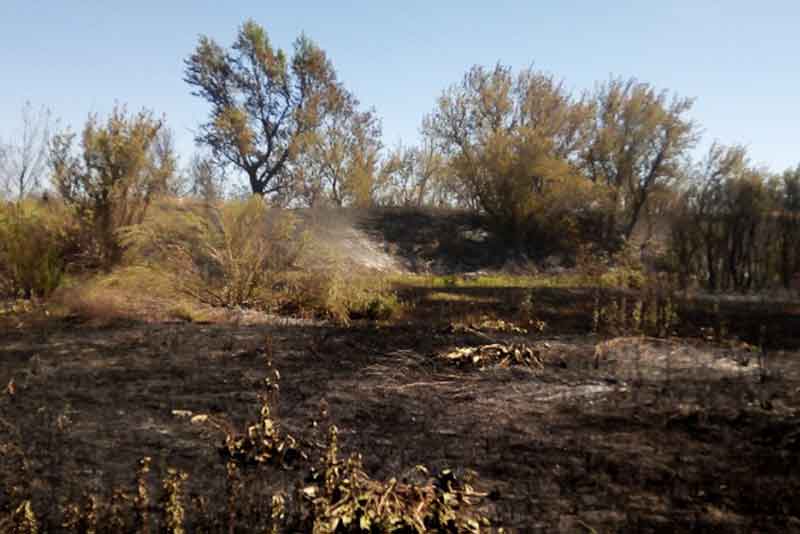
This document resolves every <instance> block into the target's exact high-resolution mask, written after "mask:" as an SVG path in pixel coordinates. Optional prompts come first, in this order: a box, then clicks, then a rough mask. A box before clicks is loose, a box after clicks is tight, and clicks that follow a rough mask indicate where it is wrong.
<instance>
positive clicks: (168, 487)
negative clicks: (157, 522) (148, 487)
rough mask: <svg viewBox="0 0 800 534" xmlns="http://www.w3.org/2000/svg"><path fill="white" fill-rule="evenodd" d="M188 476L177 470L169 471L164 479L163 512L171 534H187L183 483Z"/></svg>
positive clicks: (167, 528)
mask: <svg viewBox="0 0 800 534" xmlns="http://www.w3.org/2000/svg"><path fill="white" fill-rule="evenodd" d="M187 478H188V475H187V474H186V473H185V472H183V471H179V470H177V469H172V468H170V469H168V470H167V477H166V478H165V479H164V482H163V487H164V502H163V504H162V512H163V513H164V526H165V527H166V532H168V533H169V534H185V532H186V530H185V527H184V521H185V519H186V517H185V516H186V510H185V509H184V505H183V483H184V482H185V481H186V479H187Z"/></svg>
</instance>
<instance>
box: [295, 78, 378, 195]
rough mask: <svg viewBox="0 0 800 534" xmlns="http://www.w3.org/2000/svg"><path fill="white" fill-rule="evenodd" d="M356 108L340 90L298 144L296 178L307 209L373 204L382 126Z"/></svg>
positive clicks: (365, 112)
mask: <svg viewBox="0 0 800 534" xmlns="http://www.w3.org/2000/svg"><path fill="white" fill-rule="evenodd" d="M358 105H359V102H358V100H357V99H356V98H355V97H354V96H353V95H352V94H350V93H348V92H347V91H345V90H344V89H343V88H340V89H339V90H338V91H337V94H336V98H335V99H331V101H330V102H329V104H328V110H327V113H326V114H325V116H324V117H322V118H321V120H320V123H319V124H318V125H317V127H316V128H315V129H314V130H312V131H309V132H307V134H306V135H305V136H304V137H303V139H302V142H301V148H300V150H299V152H300V155H299V157H298V165H296V166H295V168H294V172H295V179H296V183H297V187H298V189H299V191H300V196H301V197H302V198H303V200H304V201H305V203H306V204H307V205H309V206H314V205H317V204H319V203H321V202H324V201H327V202H331V203H332V204H334V205H336V206H344V205H357V206H362V207H364V206H369V205H372V204H373V200H374V198H373V196H374V192H375V189H376V185H377V184H376V178H377V165H378V155H379V152H380V149H381V141H380V137H381V125H380V121H379V120H378V118H377V117H376V116H375V113H374V111H372V110H368V111H359V110H358Z"/></svg>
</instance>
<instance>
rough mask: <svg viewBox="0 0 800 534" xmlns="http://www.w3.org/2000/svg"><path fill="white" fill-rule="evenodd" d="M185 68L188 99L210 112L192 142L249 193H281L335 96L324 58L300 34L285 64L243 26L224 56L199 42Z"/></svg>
mask: <svg viewBox="0 0 800 534" xmlns="http://www.w3.org/2000/svg"><path fill="white" fill-rule="evenodd" d="M185 66H186V70H185V81H186V82H187V83H188V84H189V85H190V86H192V87H193V92H192V94H194V95H195V96H199V97H201V98H203V99H205V100H206V101H207V102H208V103H209V104H210V105H211V116H210V119H209V121H208V122H206V123H205V124H203V125H202V126H201V127H200V131H199V133H198V135H197V137H196V141H197V142H198V143H199V144H202V145H205V146H207V147H208V148H209V149H210V151H211V154H212V157H213V158H214V160H215V161H216V162H217V163H219V164H223V165H226V166H233V167H235V168H236V169H239V170H241V171H243V172H244V173H245V174H246V175H247V177H248V180H249V183H250V187H251V189H252V191H253V193H255V194H258V195H262V196H263V195H273V194H281V193H285V190H286V189H287V188H288V187H289V186H290V185H291V173H290V172H289V166H290V165H291V164H292V162H293V161H294V159H295V157H296V155H297V151H298V149H299V143H300V141H301V139H302V138H303V136H304V135H305V134H307V133H308V132H311V131H313V130H314V129H315V128H316V127H317V126H318V125H319V124H320V121H321V119H322V117H323V116H324V115H325V113H326V112H327V109H328V107H329V104H330V102H331V101H335V95H336V94H337V93H338V91H339V89H340V87H339V85H338V84H337V83H336V73H335V72H334V69H333V67H332V65H331V62H330V61H329V60H328V58H327V56H326V54H325V52H324V51H322V49H320V48H319V47H318V46H317V45H316V44H315V43H313V42H312V41H311V40H310V39H308V38H307V37H306V36H304V35H301V36H300V37H299V38H298V39H297V40H296V41H295V43H294V51H293V54H292V57H291V58H289V57H287V54H286V53H285V52H284V51H283V50H281V49H276V48H273V46H272V44H271V43H270V40H269V38H268V36H267V33H266V31H265V30H264V28H263V27H261V26H260V25H258V24H257V23H256V22H254V21H252V20H248V21H246V22H245V23H244V24H243V25H242V26H241V27H240V28H239V32H238V35H237V37H236V40H235V42H234V43H233V45H232V46H231V48H230V49H228V50H225V49H223V48H222V47H221V46H220V45H218V44H217V43H216V42H215V41H214V40H213V39H211V38H209V37H206V36H202V37H200V41H199V43H198V45H197V47H196V49H195V51H194V53H193V54H192V55H191V56H189V58H187V59H186V61H185Z"/></svg>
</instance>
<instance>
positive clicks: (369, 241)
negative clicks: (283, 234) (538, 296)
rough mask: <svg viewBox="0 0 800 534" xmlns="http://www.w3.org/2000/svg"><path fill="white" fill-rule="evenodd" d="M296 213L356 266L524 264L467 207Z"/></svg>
mask: <svg viewBox="0 0 800 534" xmlns="http://www.w3.org/2000/svg"><path fill="white" fill-rule="evenodd" d="M297 214H298V215H299V217H300V219H301V220H302V221H303V226H304V228H305V229H306V230H308V231H309V232H310V233H311V234H312V236H313V237H315V238H317V239H318V241H319V242H320V243H323V244H324V245H326V246H328V247H330V249H331V250H332V252H333V253H334V255H335V256H336V257H338V258H341V259H342V261H343V262H344V263H346V264H348V265H349V266H352V267H356V268H363V269H367V270H372V271H379V272H395V273H397V272H400V273H402V272H406V273H434V274H461V273H472V272H476V271H481V270H486V269H490V270H500V269H503V268H504V267H506V266H507V265H510V264H512V263H513V264H514V265H517V264H519V263H520V258H518V257H514V256H513V254H510V253H509V252H508V251H507V248H506V247H505V246H504V245H503V244H502V243H500V242H498V241H497V240H496V239H495V238H494V236H492V234H491V233H490V232H489V231H488V230H487V229H486V224H485V221H484V220H483V218H482V217H481V216H479V215H475V214H473V213H469V212H465V211H459V210H443V209H410V208H373V209H354V208H339V209H334V208H329V209H318V208H315V209H308V210H297ZM523 263H524V262H523Z"/></svg>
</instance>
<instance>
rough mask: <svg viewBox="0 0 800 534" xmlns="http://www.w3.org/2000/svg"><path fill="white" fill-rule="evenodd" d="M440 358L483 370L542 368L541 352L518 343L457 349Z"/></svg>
mask: <svg viewBox="0 0 800 534" xmlns="http://www.w3.org/2000/svg"><path fill="white" fill-rule="evenodd" d="M440 358H442V359H444V360H447V361H450V362H453V363H455V364H456V365H459V366H470V367H479V368H484V367H488V366H490V365H497V366H499V367H509V366H511V365H521V366H525V367H529V368H532V369H542V368H544V361H543V359H542V354H541V352H540V351H539V350H538V349H536V348H534V347H531V346H529V345H525V344H520V343H509V344H506V343H491V344H488V345H479V346H477V347H457V348H455V349H453V350H450V351H448V352H445V353H442V354H440Z"/></svg>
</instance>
